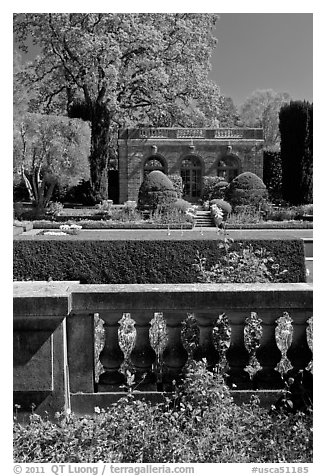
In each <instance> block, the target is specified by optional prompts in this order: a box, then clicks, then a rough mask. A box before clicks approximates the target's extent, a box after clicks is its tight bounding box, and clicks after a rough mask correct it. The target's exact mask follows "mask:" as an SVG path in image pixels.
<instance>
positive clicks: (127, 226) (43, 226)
mask: <svg viewBox="0 0 326 476" xmlns="http://www.w3.org/2000/svg"><path fill="white" fill-rule="evenodd" d="M71 221H72V222H75V221H76V220H71ZM78 224H79V225H81V226H82V227H83V230H161V229H162V230H165V229H167V228H170V229H171V230H173V229H176V230H179V229H181V224H180V223H169V224H167V223H166V224H165V223H148V222H146V221H143V222H140V223H137V222H129V221H126V222H123V221H120V222H113V221H110V220H101V221H96V222H94V221H92V220H80V221H78ZM60 225H61V223H56V222H51V221H42V220H39V221H34V222H33V227H32V228H34V230H59V229H60ZM182 228H183V229H184V230H191V229H192V228H193V223H190V222H184V223H182Z"/></svg>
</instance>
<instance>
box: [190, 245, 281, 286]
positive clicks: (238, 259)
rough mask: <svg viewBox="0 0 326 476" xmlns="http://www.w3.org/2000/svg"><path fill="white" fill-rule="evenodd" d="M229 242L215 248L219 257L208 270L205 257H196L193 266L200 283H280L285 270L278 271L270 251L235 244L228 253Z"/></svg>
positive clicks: (279, 268)
mask: <svg viewBox="0 0 326 476" xmlns="http://www.w3.org/2000/svg"><path fill="white" fill-rule="evenodd" d="M230 243H231V242H230V240H225V242H224V243H222V244H220V245H219V248H220V249H221V250H222V257H221V258H220V260H219V262H218V263H217V264H215V265H213V266H211V267H210V268H209V269H207V268H206V261H207V260H206V258H202V257H201V256H200V255H197V262H196V263H195V264H194V267H195V269H196V270H197V272H198V278H199V281H200V282H202V283H277V282H284V277H286V276H287V274H288V271H287V269H285V268H283V269H282V268H281V267H280V264H279V263H278V262H276V261H275V258H273V257H272V253H271V252H270V251H266V249H265V248H254V247H253V245H252V244H250V243H249V244H242V243H239V249H238V250H236V251H232V250H230V247H231V244H230Z"/></svg>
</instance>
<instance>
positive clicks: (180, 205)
mask: <svg viewBox="0 0 326 476" xmlns="http://www.w3.org/2000/svg"><path fill="white" fill-rule="evenodd" d="M192 206H193V205H192V203H189V202H187V201H186V200H183V199H182V198H178V200H176V201H175V202H174V203H173V208H174V209H176V210H178V211H179V212H183V213H186V211H187V210H189V208H192Z"/></svg>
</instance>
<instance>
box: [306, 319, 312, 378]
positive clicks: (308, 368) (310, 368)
mask: <svg viewBox="0 0 326 476" xmlns="http://www.w3.org/2000/svg"><path fill="white" fill-rule="evenodd" d="M307 324H308V327H307V329H306V334H307V343H308V346H309V349H310V350H311V353H312V338H313V331H312V317H310V318H309V319H308V320H307ZM312 366H313V364H312V359H311V360H310V362H309V364H308V365H307V367H306V370H308V372H311V374H312V370H313V368H312Z"/></svg>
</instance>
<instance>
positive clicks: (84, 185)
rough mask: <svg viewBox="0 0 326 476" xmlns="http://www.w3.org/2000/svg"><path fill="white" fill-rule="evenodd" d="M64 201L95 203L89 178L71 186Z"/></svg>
mask: <svg viewBox="0 0 326 476" xmlns="http://www.w3.org/2000/svg"><path fill="white" fill-rule="evenodd" d="M62 201H66V202H70V203H81V204H82V205H86V206H87V205H95V198H94V194H93V191H92V187H91V184H90V181H89V180H84V179H83V180H80V181H79V183H78V184H77V185H74V186H72V187H70V188H69V189H68V190H67V192H66V194H65V195H64V197H63V199H62Z"/></svg>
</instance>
